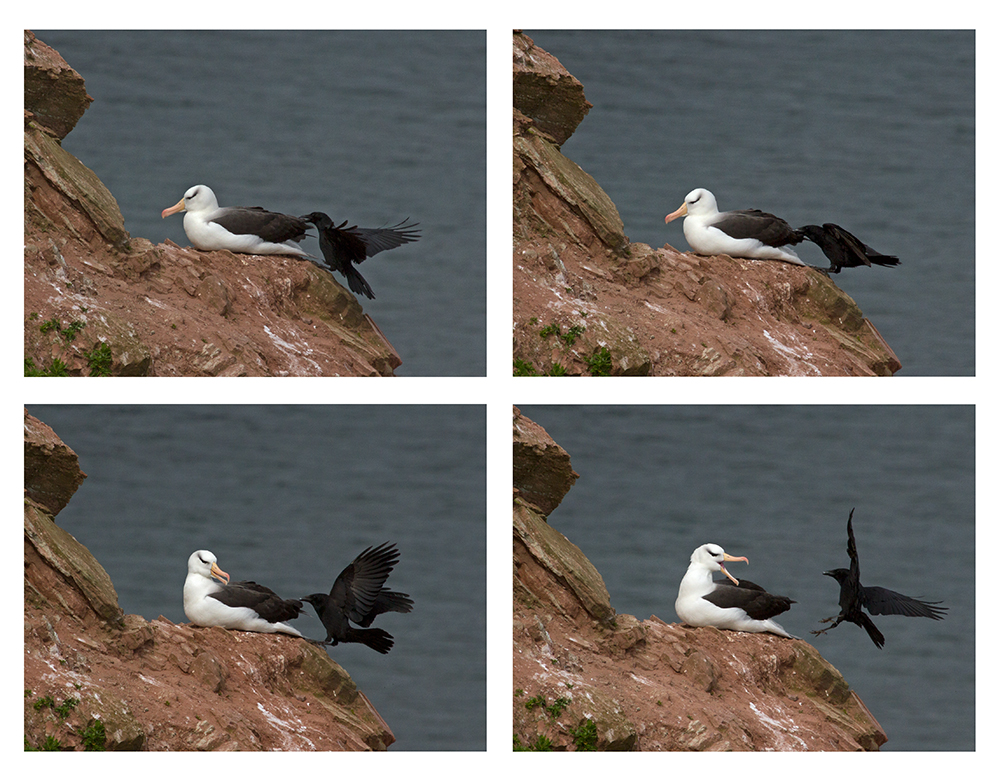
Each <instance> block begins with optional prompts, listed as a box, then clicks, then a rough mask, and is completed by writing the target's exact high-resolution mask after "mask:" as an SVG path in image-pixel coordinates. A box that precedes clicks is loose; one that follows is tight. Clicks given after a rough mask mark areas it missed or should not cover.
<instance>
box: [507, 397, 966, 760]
mask: <svg viewBox="0 0 1000 776" xmlns="http://www.w3.org/2000/svg"><path fill="white" fill-rule="evenodd" d="M521 410H522V412H523V413H524V415H525V416H527V417H529V418H531V419H532V420H533V421H535V422H536V423H538V424H540V425H541V426H542V427H544V428H545V430H546V431H548V432H549V434H550V435H551V436H552V437H553V439H555V441H556V442H557V443H558V444H560V445H561V446H562V447H563V448H564V449H565V450H566V451H567V452H568V453H569V454H570V456H571V461H572V466H573V469H574V470H575V471H576V472H577V473H578V474H579V475H580V477H579V479H578V480H577V481H576V484H575V485H574V486H573V487H572V489H571V490H570V492H569V493H568V494H567V496H566V497H565V498H564V499H563V501H562V503H561V504H560V505H559V506H558V507H557V508H556V509H555V511H554V512H552V514H551V515H549V518H548V522H549V524H550V525H552V526H553V527H555V528H556V529H557V530H559V531H560V532H562V533H563V534H564V535H565V536H566V537H568V538H569V539H570V541H572V542H573V543H575V544H576V545H577V546H579V547H580V548H581V549H582V550H583V552H584V553H585V554H586V555H587V557H588V558H589V559H590V560H591V562H593V564H594V566H595V567H596V568H597V570H598V571H599V572H600V573H601V575H602V576H603V577H604V582H605V584H606V585H607V588H608V591H609V592H610V594H611V605H612V606H613V607H614V608H615V610H616V611H617V612H618V613H619V614H624V613H627V614H632V615H635V616H636V617H638V618H640V619H647V618H649V617H650V615H656V616H657V617H659V618H660V619H662V620H663V621H664V622H668V623H672V622H678V619H677V615H676V613H675V611H674V600H675V599H676V597H677V588H678V585H679V584H680V580H681V577H683V576H684V573H685V571H686V570H687V566H688V562H689V560H690V556H691V553H692V552H693V551H694V550H695V548H697V547H699V546H700V545H702V544H705V543H707V542H713V543H715V544H719V545H721V546H722V547H723V548H724V549H725V550H726V551H727V552H728V553H730V554H731V555H743V556H746V557H747V558H749V560H750V563H749V565H748V566H744V564H743V563H736V564H727V568H729V569H730V570H731V571H732V572H733V573H734V575H735V576H737V577H741V578H743V579H748V580H751V581H753V582H756V583H757V584H759V585H762V586H763V587H764V588H765V589H766V590H768V591H770V592H773V593H776V594H779V595H786V596H788V597H790V598H792V599H794V600H795V601H796V602H797V603H796V604H795V605H793V606H792V608H791V610H790V611H788V612H786V613H784V614H782V615H780V616H779V617H778V622H779V623H781V624H782V626H783V627H784V628H785V630H787V631H788V632H789V633H791V634H793V635H795V636H797V637H799V638H804V639H806V640H807V641H808V643H810V644H812V645H813V646H815V647H816V648H817V649H818V650H819V651H820V653H821V654H822V655H823V657H824V658H826V659H827V660H828V661H829V662H831V663H832V664H833V665H834V666H836V667H837V668H838V669H839V670H840V671H841V673H843V675H844V678H845V679H846V680H847V682H848V683H849V684H850V686H851V688H852V689H854V690H855V691H856V692H857V693H858V695H859V696H860V697H861V699H862V700H863V701H864V702H865V704H866V705H867V706H868V709H869V710H870V711H871V712H872V714H873V715H874V716H875V718H876V719H877V720H878V721H879V723H880V724H881V725H882V727H883V729H884V730H885V732H886V734H887V735H888V737H889V740H888V743H886V744H885V745H884V746H883V747H882V748H883V751H893V750H895V751H899V750H938V751H941V750H946V751H953V750H972V749H975V730H976V717H975V678H976V677H975V637H976V621H975V604H976V601H975V565H976V555H977V554H978V553H977V552H976V551H975V548H976V547H977V544H976V523H975V410H974V408H973V407H970V406H920V405H907V406H864V407H851V406H820V405H817V406H800V407H787V406H786V407H782V406H676V407H647V406H610V407H596V406H579V407H571V406H538V405H535V406H523V405H522V406H521ZM851 509H855V510H856V511H855V513H854V532H855V538H856V541H857V547H858V555H859V559H860V564H861V583H862V584H864V585H876V586H880V587H886V588H889V589H890V590H895V591H898V592H900V593H903V594H905V595H909V596H912V597H917V598H925V599H926V600H931V601H938V600H940V601H943V602H944V603H943V605H944V606H947V607H948V612H947V616H946V617H945V618H944V619H943V620H941V621H935V620H930V619H926V618H922V617H900V616H882V617H875V618H874V621H875V623H876V625H877V627H878V628H879V630H880V631H882V633H883V635H884V636H885V640H886V643H885V647H884V649H882V650H879V649H877V648H876V647H875V645H874V644H873V643H872V642H871V640H870V639H869V638H868V636H867V634H866V633H865V632H864V631H863V630H862V629H861V628H859V627H857V626H856V625H854V624H852V623H846V622H845V623H842V624H841V625H839V626H838V627H837V628H835V629H834V630H832V631H830V632H828V633H826V634H824V635H822V636H813V635H811V634H810V631H812V630H818V629H819V628H822V627H825V626H823V625H821V624H820V623H819V621H820V620H821V619H823V618H826V617H831V616H834V615H836V614H837V613H838V612H839V606H838V604H837V600H838V596H839V587H838V585H837V583H836V582H835V581H834V580H833V579H831V578H830V577H827V576H824V575H823V572H824V571H827V570H829V569H834V568H841V567H847V566H848V565H849V560H848V557H847V550H846V548H847V517H848V515H849V513H850V511H851Z"/></svg>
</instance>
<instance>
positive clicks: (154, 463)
mask: <svg viewBox="0 0 1000 776" xmlns="http://www.w3.org/2000/svg"><path fill="white" fill-rule="evenodd" d="M28 410H29V412H31V413H32V414H33V415H34V416H35V417H37V418H39V419H40V420H42V421H43V422H45V423H47V424H49V425H50V426H51V427H52V428H53V429H54V430H55V432H56V433H57V434H58V435H59V436H60V437H61V438H62V440H63V441H64V442H65V443H66V444H68V445H69V446H70V447H71V448H73V450H74V451H76V453H77V455H78V456H79V458H80V467H81V468H82V469H83V471H84V472H85V473H86V474H87V479H86V480H85V481H84V482H83V484H82V485H81V486H80V488H79V490H78V491H77V492H76V494H75V495H74V496H73V498H72V500H71V501H70V503H69V505H68V506H67V507H66V508H65V509H64V510H63V511H62V512H60V513H59V515H57V517H56V522H57V523H58V525H60V526H61V527H62V528H64V529H66V530H67V531H69V532H70V533H71V534H73V536H75V537H76V538H77V539H78V540H79V541H80V542H81V543H82V544H84V545H85V546H86V547H87V548H88V549H89V550H90V551H91V552H92V553H93V555H94V556H95V557H96V558H97V560H98V561H99V562H100V563H101V564H102V565H103V566H104V568H105V569H106V570H107V571H108V573H109V574H110V575H111V579H112V581H113V582H114V585H115V588H116V590H117V592H118V596H119V604H120V605H121V607H122V609H123V610H124V611H125V612H126V613H127V614H139V615H142V616H143V617H145V618H146V619H148V620H154V619H156V618H157V617H160V616H161V615H162V616H164V617H166V618H167V619H169V620H170V621H171V622H174V623H184V622H188V620H187V618H186V617H185V616H184V610H183V603H182V595H181V590H182V588H183V585H184V577H185V576H186V574H187V559H188V556H189V555H190V554H191V553H192V552H193V551H195V550H198V549H208V550H211V551H212V552H214V553H215V554H216V556H218V559H219V565H220V567H221V568H222V569H223V570H225V571H226V572H228V573H229V574H230V575H232V578H233V580H239V579H253V580H255V581H257V582H259V583H261V584H264V585H267V586H268V587H270V588H272V589H273V590H275V591H276V592H277V593H278V594H279V595H282V596H283V597H286V598H292V597H296V598H298V597H301V596H305V595H308V594H310V593H315V592H329V589H330V587H331V586H332V585H333V581H334V579H336V577H337V575H338V574H339V573H340V572H341V570H343V568H344V567H346V566H347V565H348V564H349V563H350V562H351V561H352V560H354V558H355V557H356V556H357V555H358V553H360V552H361V551H362V550H363V549H365V548H366V547H369V546H371V545H376V544H380V543H382V542H385V541H389V542H395V543H396V544H397V546H398V548H399V550H400V553H401V557H400V560H399V564H398V565H397V566H396V567H395V569H394V570H393V572H392V575H391V576H390V578H389V587H390V588H391V589H393V590H399V591H402V592H405V593H408V594H409V595H410V596H411V597H412V598H413V600H414V602H415V603H414V608H413V611H412V612H411V613H409V614H405V615H402V614H395V613H390V614H386V615H383V616H381V617H380V618H379V620H378V622H377V623H376V625H378V626H380V627H382V628H384V629H386V630H388V631H389V632H390V633H391V634H392V635H393V636H394V637H395V642H396V643H395V646H394V647H393V649H392V651H391V652H389V653H388V654H387V655H381V654H378V653H377V652H374V651H373V650H371V649H369V648H367V647H365V646H364V645H361V644H341V645H339V646H336V647H332V648H329V650H328V651H329V654H330V656H331V657H332V658H333V659H334V660H335V661H337V662H338V663H339V664H340V665H342V666H343V667H344V668H345V669H346V670H347V671H348V673H350V675H351V677H352V678H353V679H354V681H355V682H356V683H357V685H358V688H359V689H360V690H361V691H362V692H364V693H365V695H367V696H368V698H369V700H371V702H372V703H373V704H374V706H375V708H376V709H378V711H379V713H380V714H381V715H382V717H383V718H384V719H385V721H386V724H387V725H388V726H389V728H390V729H391V730H392V731H393V733H394V734H395V736H396V743H395V744H394V745H393V746H392V749H401V750H483V749H485V748H486V730H485V727H486V643H485V639H486V575H485V569H486V496H485V468H486V452H485V409H484V408H483V407H481V406H457V407H448V406H418V405H410V406H382V405H379V406H359V405H349V406H333V405H322V406H270V405H268V406H190V405H189V406H107V405H92V406H56V405H32V406H29V407H28ZM305 609H306V610H307V611H310V613H311V607H309V606H308V605H307V606H306V607H305ZM294 624H295V626H296V627H297V628H298V629H299V630H301V631H302V632H303V633H304V634H305V635H307V636H309V637H312V638H324V637H325V636H324V631H323V628H322V625H321V624H320V622H319V620H318V618H316V617H315V616H301V617H299V618H298V619H297V620H296V621H295V623H294ZM276 638H278V637H276Z"/></svg>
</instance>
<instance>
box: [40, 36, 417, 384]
mask: <svg viewBox="0 0 1000 776" xmlns="http://www.w3.org/2000/svg"><path fill="white" fill-rule="evenodd" d="M91 101H92V100H91V97H90V96H89V95H87V92H86V89H85V88H84V82H83V79H82V78H81V77H80V76H79V74H77V73H76V72H75V71H74V70H73V69H72V68H71V67H70V66H69V65H68V64H67V63H66V62H65V61H64V60H63V58H62V57H60V56H59V54H58V52H56V51H54V50H53V49H51V48H50V47H49V46H46V45H45V44H44V43H43V42H42V41H39V40H37V39H36V38H35V36H34V35H33V34H32V33H31V32H29V31H25V34H24V245H25V247H24V316H25V320H24V355H25V373H26V374H34V375H64V374H68V375H161V376H162V375H174V376H183V375H206V376H211V375H222V376H242V375H251V376H253V375H256V376H266V375H293V376H294V375H372V376H377V375H391V374H392V373H393V370H394V369H395V368H396V367H397V366H399V365H400V364H401V363H402V361H401V359H400V358H399V356H398V355H397V353H396V351H395V350H394V349H393V347H392V346H391V345H390V344H389V343H388V341H386V339H385V337H384V336H383V335H382V333H381V332H380V331H379V329H378V327H377V326H376V325H375V323H374V322H373V321H372V320H371V318H370V317H369V316H368V315H366V314H365V313H364V311H363V310H362V308H361V305H360V304H359V303H358V301H357V299H356V298H355V297H354V295H353V294H352V293H350V292H349V291H348V290H347V289H345V288H344V287H343V286H341V285H340V284H339V283H338V282H337V281H336V280H335V279H334V277H333V276H332V275H331V274H330V273H329V272H326V271H325V270H322V269H320V268H319V267H318V266H316V265H314V264H312V263H311V262H309V261H304V260H300V259H294V258H291V257H280V256H268V257H253V256H247V255H244V254H234V253H230V252H229V251H211V252H205V251H199V250H196V249H194V248H181V247H179V246H177V245H175V244H174V243H172V242H170V241H169V240H168V241H167V242H165V243H163V244H159V245H153V244H152V243H150V241H149V240H145V239H142V238H132V237H130V236H129V234H128V232H127V231H126V230H125V223H124V220H123V218H122V214H121V212H120V211H119V209H118V203H117V202H116V201H115V198H114V197H113V196H112V195H111V192H109V191H108V190H107V189H106V188H105V187H104V185H103V184H102V183H101V181H100V180H99V179H98V178H97V176H96V175H95V174H94V173H93V172H92V171H91V170H89V169H88V168H87V167H86V166H85V165H84V164H83V163H82V162H81V161H80V160H79V159H77V158H75V157H74V156H72V155H71V154H69V153H68V152H66V151H65V150H64V149H63V148H62V145H61V144H60V141H61V140H62V139H63V138H64V137H65V136H66V135H67V134H68V133H69V132H70V130H72V129H73V127H74V126H75V125H76V123H77V121H78V120H80V118H81V117H82V116H83V114H84V112H85V111H86V109H87V107H88V105H89V104H90V102H91Z"/></svg>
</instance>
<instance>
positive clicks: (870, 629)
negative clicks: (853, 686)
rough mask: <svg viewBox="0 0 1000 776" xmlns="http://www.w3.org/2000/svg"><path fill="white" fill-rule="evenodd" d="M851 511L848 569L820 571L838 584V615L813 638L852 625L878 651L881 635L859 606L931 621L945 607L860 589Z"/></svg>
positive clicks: (880, 589)
mask: <svg viewBox="0 0 1000 776" xmlns="http://www.w3.org/2000/svg"><path fill="white" fill-rule="evenodd" d="M853 520H854V510H853V509H852V510H851V514H850V516H849V517H848V518H847V555H848V557H849V558H850V559H851V568H850V569H833V570H832V571H824V572H823V573H824V574H826V575H827V576H828V577H833V578H834V579H836V580H837V582H839V583H840V614H839V615H837V617H836V620H835V621H834V623H833V625H831V626H829V627H827V628H823V629H822V630H818V631H813V634H815V635H816V636H818V635H820V634H821V633H826V632H827V631H828V630H830V629H831V628H836V627H837V626H838V625H840V623H842V622H843V621H844V620H847V621H848V622H853V623H854V624H855V625H857V626H858V627H859V628H864V629H865V631H866V632H867V633H868V636H869V637H870V638H871V640H872V641H873V642H874V643H875V646H876V647H878V648H879V649H882V645H883V644H885V636H883V635H882V634H881V633H880V632H879V629H878V628H876V627H875V623H873V622H872V620H871V618H870V617H869V616H868V615H867V614H865V613H864V612H863V611H861V607H862V606H863V607H864V608H865V609H867V610H868V611H869V612H871V613H872V614H902V615H905V616H906V617H930V618H931V619H932V620H941V619H943V617H942V615H943V614H944V613H945V612H946V611H947V609H948V607H946V606H935V604H939V603H941V602H940V601H921V600H919V599H917V598H910V597H909V596H908V595H903V594H902V593H897V592H895V591H893V590H886V589H885V588H884V587H862V585H861V564H860V563H859V561H858V546H857V544H855V542H854V528H853V526H852V525H851V523H852V522H853ZM831 620H834V618H833V617H827V618H826V619H825V620H820V622H830V621H831Z"/></svg>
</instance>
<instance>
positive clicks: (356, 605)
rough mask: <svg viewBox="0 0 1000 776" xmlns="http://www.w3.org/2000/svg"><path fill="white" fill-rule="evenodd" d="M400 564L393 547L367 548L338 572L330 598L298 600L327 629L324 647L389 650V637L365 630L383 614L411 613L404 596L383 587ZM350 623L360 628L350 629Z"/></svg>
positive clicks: (316, 596)
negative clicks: (357, 645)
mask: <svg viewBox="0 0 1000 776" xmlns="http://www.w3.org/2000/svg"><path fill="white" fill-rule="evenodd" d="M398 562H399V550H397V549H396V545H395V544H389V543H384V544H380V545H379V546H378V547H375V548H372V547H369V548H368V549H366V550H365V551H364V552H362V553H361V554H360V555H358V557H357V558H355V559H354V560H353V561H352V562H351V565H350V566H348V567H347V568H346V569H344V570H343V571H341V572H340V576H338V577H337V581H336V582H334V583H333V588H332V589H331V590H330V594H329V595H327V594H326V593H313V594H312V595H307V596H306V597H305V598H301V599H299V600H300V601H306V602H307V603H310V604H312V605H313V608H315V609H316V614H317V615H319V618H320V620H321V621H322V623H323V625H324V626H325V627H326V636H327V640H326V642H325V643H326V644H330V645H333V646H336V645H337V644H339V643H341V642H349V641H356V642H360V643H361V644H366V645H367V646H369V647H371V648H372V649H374V650H375V651H376V652H381V653H382V654H383V655H384V654H386V653H388V652H389V650H390V649H392V645H393V640H392V636H391V635H390V634H389V633H387V632H386V631H384V630H382V629H381V628H368V626H369V625H371V624H372V621H373V620H374V619H375V618H376V617H378V615H380V614H384V613H385V612H402V613H404V614H405V613H406V612H409V611H412V610H413V600H412V599H411V598H410V597H409V596H408V595H406V594H405V593H396V592H394V591H392V590H389V589H387V588H384V587H382V586H383V585H384V584H385V583H386V580H387V579H388V578H389V573H390V572H391V571H392V567H393V566H395V565H396V564H397V563H398ZM350 621H353V622H356V623H357V624H358V625H360V626H361V627H362V628H368V629H367V630H359V629H358V628H352V627H351V623H350Z"/></svg>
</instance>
